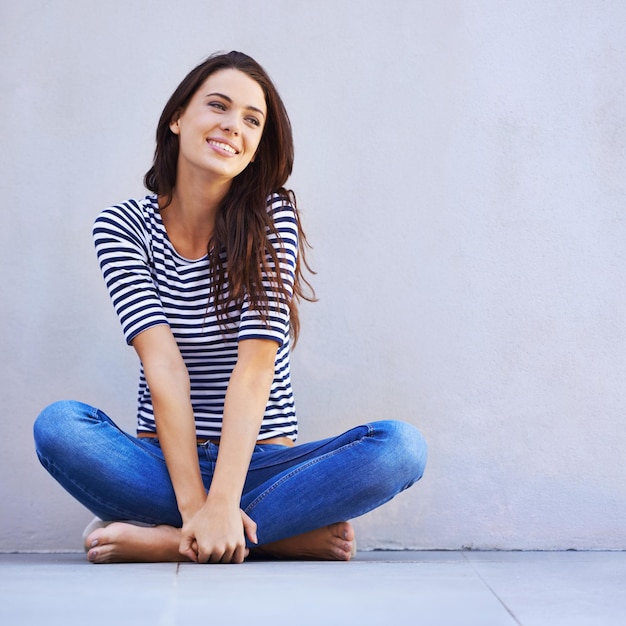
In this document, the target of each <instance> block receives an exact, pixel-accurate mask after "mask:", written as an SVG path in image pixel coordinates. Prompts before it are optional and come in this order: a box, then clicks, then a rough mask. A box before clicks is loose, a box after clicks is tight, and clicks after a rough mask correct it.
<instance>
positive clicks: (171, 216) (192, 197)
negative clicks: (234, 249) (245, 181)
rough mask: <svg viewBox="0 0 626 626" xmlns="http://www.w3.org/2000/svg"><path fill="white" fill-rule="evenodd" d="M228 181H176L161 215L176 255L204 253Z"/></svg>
mask: <svg viewBox="0 0 626 626" xmlns="http://www.w3.org/2000/svg"><path fill="white" fill-rule="evenodd" d="M230 182H231V181H228V183H226V184H223V185H219V184H203V185H199V184H189V183H187V184H185V182H184V181H179V182H177V184H176V187H175V188H174V190H173V192H172V201H171V203H170V204H169V205H168V206H167V207H166V208H165V209H164V210H163V212H162V213H161V216H162V220H163V224H164V226H165V229H166V231H167V235H168V237H169V239H170V241H171V243H172V245H173V246H174V248H175V249H176V251H177V252H178V253H179V254H180V255H182V256H184V257H185V258H188V259H199V258H201V257H203V256H204V255H205V254H206V253H207V247H208V243H209V240H210V238H211V236H212V235H213V229H214V227H215V216H216V214H217V209H218V208H219V205H220V203H221V201H222V200H223V199H224V197H225V196H226V194H227V193H228V189H229V188H230Z"/></svg>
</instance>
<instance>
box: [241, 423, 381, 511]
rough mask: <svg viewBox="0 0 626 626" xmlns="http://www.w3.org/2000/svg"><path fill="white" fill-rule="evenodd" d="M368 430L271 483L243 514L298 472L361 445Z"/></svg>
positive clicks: (370, 429)
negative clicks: (354, 439)
mask: <svg viewBox="0 0 626 626" xmlns="http://www.w3.org/2000/svg"><path fill="white" fill-rule="evenodd" d="M367 427H368V430H367V434H366V435H365V436H364V437H362V438H360V439H357V440H356V441H352V442H350V443H349V444H346V445H345V446H342V447H341V448H338V449H337V450H333V451H332V452H328V453H326V454H324V455H323V456H320V457H317V458H315V459H311V460H310V461H309V462H307V463H304V464H302V465H298V466H297V467H295V468H294V469H293V470H291V472H289V473H288V474H285V475H284V476H283V477H282V478H280V479H279V480H277V481H276V482H275V483H272V485H270V486H269V487H268V488H267V489H266V490H265V491H264V492H263V493H261V494H259V495H258V496H257V497H256V498H255V499H254V500H253V501H252V502H251V503H250V504H249V505H248V506H247V507H246V509H245V512H246V513H247V514H248V515H249V514H250V513H251V512H252V511H253V510H254V508H255V507H256V506H258V505H259V504H260V502H261V501H262V500H264V499H265V498H266V497H267V496H268V495H270V494H271V493H272V492H273V491H275V490H276V489H278V487H280V486H281V485H282V484H283V483H285V482H286V481H287V480H289V479H291V478H293V477H294V476H295V475H296V474H299V473H300V472H302V471H304V470H306V469H309V468H310V467H313V466H314V465H316V464H317V463H319V462H320V461H324V460H326V459H329V458H331V457H332V456H334V455H335V454H338V453H339V452H342V451H344V450H347V449H349V448H352V447H353V446H355V445H357V444H359V443H361V442H362V441H363V440H364V439H365V438H366V437H368V436H370V435H371V433H372V428H371V427H370V425H369V424H367Z"/></svg>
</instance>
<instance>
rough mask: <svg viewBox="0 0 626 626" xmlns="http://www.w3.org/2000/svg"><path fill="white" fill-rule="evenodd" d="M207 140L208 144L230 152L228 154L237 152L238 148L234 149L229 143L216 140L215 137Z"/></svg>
mask: <svg viewBox="0 0 626 626" xmlns="http://www.w3.org/2000/svg"><path fill="white" fill-rule="evenodd" d="M208 142H209V145H211V146H215V147H216V148H219V149H220V150H224V151H225V152H230V154H239V151H238V150H235V148H233V147H232V146H231V145H229V144H227V143H223V142H221V141H216V140H215V139H209V140H208Z"/></svg>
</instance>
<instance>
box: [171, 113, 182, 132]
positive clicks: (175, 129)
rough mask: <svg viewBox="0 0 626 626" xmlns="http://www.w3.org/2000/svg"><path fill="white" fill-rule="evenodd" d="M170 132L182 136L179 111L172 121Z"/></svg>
mask: <svg viewBox="0 0 626 626" xmlns="http://www.w3.org/2000/svg"><path fill="white" fill-rule="evenodd" d="M170 130H171V131H172V132H173V133H174V134H175V135H180V111H177V112H176V113H175V114H174V116H173V117H172V119H171V121H170Z"/></svg>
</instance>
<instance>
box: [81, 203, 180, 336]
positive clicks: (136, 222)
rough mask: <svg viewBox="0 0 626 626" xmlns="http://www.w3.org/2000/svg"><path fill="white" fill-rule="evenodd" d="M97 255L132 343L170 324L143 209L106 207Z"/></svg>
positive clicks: (97, 227)
mask: <svg viewBox="0 0 626 626" xmlns="http://www.w3.org/2000/svg"><path fill="white" fill-rule="evenodd" d="M93 238H94V245H95V248H96V255H97V257H98V262H99V264H100V269H101V271H102V276H103V278H104V282H105V284H106V287H107V289H108V291H109V295H110V297H111V300H112V302H113V307H114V308H115V312H116V313H117V316H118V318H119V320H120V323H121V325H122V330H123V332H124V337H125V339H126V342H127V343H128V344H130V343H131V341H132V340H133V339H134V338H135V337H136V336H137V335H138V334H139V333H140V332H142V331H144V330H146V329H147V328H150V327H151V326H156V325H159V324H167V323H168V321H167V318H166V316H165V312H164V311H163V306H162V304H161V299H160V298H159V294H158V290H157V288H156V286H155V283H154V280H153V279H152V274H151V272H150V252H149V251H150V245H149V241H148V235H147V228H146V218H145V216H144V215H143V214H142V211H141V208H140V207H139V205H138V204H136V203H134V202H128V203H125V204H123V205H118V206H114V207H110V208H108V209H105V210H104V211H102V213H100V215H99V216H98V217H97V218H96V221H95V223H94V226H93Z"/></svg>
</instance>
